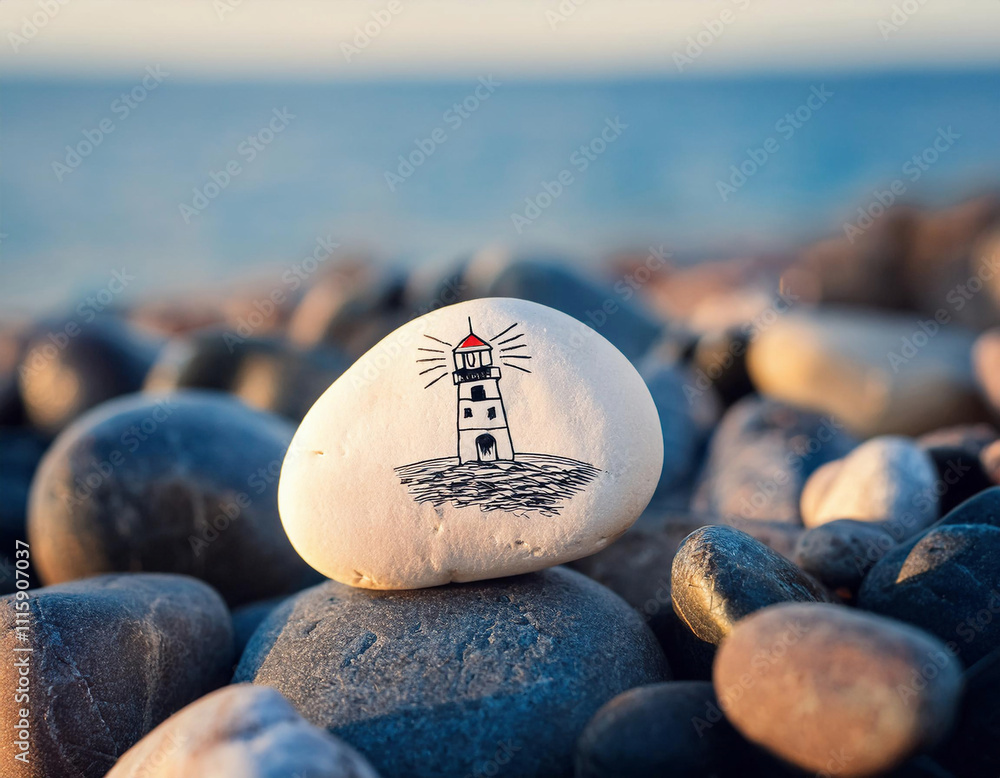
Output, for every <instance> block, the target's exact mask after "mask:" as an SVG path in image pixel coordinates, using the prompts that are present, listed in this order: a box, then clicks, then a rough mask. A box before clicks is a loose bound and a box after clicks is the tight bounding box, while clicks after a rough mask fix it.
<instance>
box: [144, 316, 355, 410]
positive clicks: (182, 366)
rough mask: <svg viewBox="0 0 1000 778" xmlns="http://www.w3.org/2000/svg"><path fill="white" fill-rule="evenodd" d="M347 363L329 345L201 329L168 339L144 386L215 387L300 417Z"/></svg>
mask: <svg viewBox="0 0 1000 778" xmlns="http://www.w3.org/2000/svg"><path fill="white" fill-rule="evenodd" d="M349 363H350V360H349V359H348V357H347V356H346V355H344V354H343V353H342V352H340V351H339V350H338V349H335V348H332V347H329V346H318V347H316V348H312V349H308V350H304V349H300V348H298V347H295V346H292V345H290V344H288V343H287V342H285V341H283V340H280V339H278V338H257V337H247V338H244V337H241V336H240V335H238V334H237V333H234V332H232V331H230V330H219V329H212V330H203V331H198V332H195V333H192V334H190V335H189V336H188V337H186V338H183V339H175V340H173V341H171V342H170V343H168V344H167V346H166V347H165V348H164V349H163V351H162V352H161V354H160V357H159V359H158V360H157V362H156V364H155V365H153V368H152V369H151V370H150V372H149V376H148V377H147V379H146V382H145V390H146V391H148V392H154V393H155V392H169V391H173V390H176V389H218V390H221V391H227V392H231V393H232V394H235V395H236V396H237V397H239V398H240V399H241V400H243V401H244V402H245V403H247V405H250V406H251V407H254V408H258V409H260V410H264V411H271V412H272V413H277V414H279V415H281V416H286V417H288V418H290V419H292V420H293V421H301V420H302V417H304V416H305V415H306V412H307V411H308V410H309V409H310V408H311V407H312V405H313V403H314V402H316V400H317V399H319V396H320V395H321V394H323V392H325V391H326V390H327V388H328V387H329V386H330V384H332V383H333V382H334V381H336V380H337V378H339V377H340V374H341V373H343V372H344V370H345V369H347V367H348V366H349Z"/></svg>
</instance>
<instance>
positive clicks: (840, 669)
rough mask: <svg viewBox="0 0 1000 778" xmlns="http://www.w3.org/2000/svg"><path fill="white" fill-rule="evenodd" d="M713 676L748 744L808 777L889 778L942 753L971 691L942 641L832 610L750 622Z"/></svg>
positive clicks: (797, 607) (795, 607)
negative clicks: (886, 775) (921, 756)
mask: <svg viewBox="0 0 1000 778" xmlns="http://www.w3.org/2000/svg"><path fill="white" fill-rule="evenodd" d="M713 675H714V683H715V693H716V695H717V696H718V699H719V704H720V706H721V707H722V709H723V711H724V712H725V714H726V717H727V718H728V719H729V721H730V722H732V724H733V726H734V727H735V728H736V729H737V730H738V731H739V732H741V733H742V734H743V735H744V737H746V738H748V739H749V740H750V741H752V742H755V743H758V744H760V745H761V746H763V747H765V748H767V749H768V750H770V751H771V752H772V753H774V754H775V755H777V756H778V757H780V758H782V759H785V760H787V761H789V762H791V763H792V764H795V765H797V766H799V767H800V768H802V769H804V770H808V771H811V772H821V773H826V774H828V775H842V776H867V775H875V774H882V773H883V772H884V771H888V770H890V769H892V768H894V767H897V766H899V765H901V764H902V763H903V762H904V761H906V760H907V759H908V758H910V757H911V756H913V755H914V754H916V753H918V752H921V751H924V750H927V749H929V748H931V747H933V746H934V745H936V744H937V743H938V742H940V741H941V740H942V739H943V738H944V737H945V735H946V734H947V733H948V731H949V729H950V728H951V725H952V723H953V721H954V719H955V715H956V712H957V709H958V705H959V700H960V696H961V691H962V675H961V666H960V665H959V663H958V662H957V661H956V660H955V658H954V656H953V655H952V654H951V653H950V652H949V651H948V649H947V647H946V646H945V645H944V644H943V643H941V642H940V641H939V640H937V639H935V638H934V637H932V636H930V635H927V634H926V633H924V632H921V631H920V630H918V629H914V628H913V627H910V626H907V625H905V624H901V623H899V622H896V621H893V620H891V619H884V618H881V617H879V616H875V615H873V614H870V613H863V612H861V611H857V610H853V609H850V608H846V607H843V606H839V605H831V604H823V603H793V604H784V605H776V606H774V607H771V608H767V609H765V610H762V611H759V612H757V613H755V614H753V615H752V616H749V617H748V618H746V619H744V620H743V621H741V622H740V623H739V624H737V625H736V628H735V629H734V630H733V631H732V633H731V634H730V635H729V637H727V638H726V640H724V641H723V643H722V646H721V647H720V648H719V655H718V657H717V658H716V661H715V667H714V673H713Z"/></svg>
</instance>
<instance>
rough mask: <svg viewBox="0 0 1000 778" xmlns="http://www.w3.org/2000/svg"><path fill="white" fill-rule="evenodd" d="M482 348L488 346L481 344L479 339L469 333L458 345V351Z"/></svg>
mask: <svg viewBox="0 0 1000 778" xmlns="http://www.w3.org/2000/svg"><path fill="white" fill-rule="evenodd" d="M483 346H486V348H489V346H487V345H486V344H485V343H483V342H482V341H481V340H480V339H479V338H477V337H476V336H475V335H473V334H472V333H471V332H470V333H469V335H468V336H467V337H466V339H465V340H463V341H462V342H461V343H459V344H458V348H460V349H463V348H482V347H483Z"/></svg>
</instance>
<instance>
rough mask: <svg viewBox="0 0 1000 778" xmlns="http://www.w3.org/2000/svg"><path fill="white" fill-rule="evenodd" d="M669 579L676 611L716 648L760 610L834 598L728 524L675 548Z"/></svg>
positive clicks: (700, 532)
mask: <svg viewBox="0 0 1000 778" xmlns="http://www.w3.org/2000/svg"><path fill="white" fill-rule="evenodd" d="M670 580H671V593H672V597H673V604H674V610H676V611H677V614H678V615H679V616H680V617H681V619H682V620H683V621H684V622H685V623H686V624H687V625H688V627H689V628H690V630H691V632H693V633H694V634H695V636H696V637H697V638H698V639H699V640H701V641H703V642H705V643H708V644H710V645H714V646H717V645H718V644H719V643H720V642H722V639H723V638H724V637H725V636H726V635H728V634H729V633H730V632H731V631H732V629H733V626H734V625H735V624H736V622H738V621H739V620H740V619H742V618H744V617H746V616H748V615H749V614H751V613H753V612H754V611H757V610H760V609H761V608H766V607H767V606H769V605H774V604H775V603H780V602H824V601H829V599H830V595H829V594H828V593H827V592H826V591H825V590H824V589H823V587H822V586H820V585H819V584H818V583H816V582H815V581H814V580H813V579H812V578H810V577H809V576H808V575H806V574H805V573H804V572H802V571H801V570H800V569H799V568H798V567H796V566H795V565H794V564H792V563H791V562H789V561H788V560H787V559H785V558H784V557H783V556H781V555H780V554H777V553H775V552H774V551H772V550H771V549H769V548H768V547H767V546H765V545H764V544H763V543H761V542H759V541H757V540H755V539H754V538H752V537H750V535H748V534H747V533H745V532H741V531H740V530H738V529H734V528H733V527H725V526H708V527H702V528H701V529H699V530H697V531H695V532H692V533H691V534H690V535H689V536H688V537H687V538H686V539H685V540H684V542H683V543H682V544H681V547H680V548H679V549H678V550H677V555H676V556H675V557H674V562H673V567H672V569H671V579H670Z"/></svg>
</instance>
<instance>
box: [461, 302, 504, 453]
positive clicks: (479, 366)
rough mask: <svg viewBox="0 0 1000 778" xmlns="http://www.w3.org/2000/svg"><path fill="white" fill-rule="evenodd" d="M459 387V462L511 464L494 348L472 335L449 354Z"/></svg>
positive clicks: (498, 369)
mask: <svg viewBox="0 0 1000 778" xmlns="http://www.w3.org/2000/svg"><path fill="white" fill-rule="evenodd" d="M452 356H453V357H454V359H455V370H454V372H453V373H452V374H451V375H452V380H453V381H454V383H455V386H457V387H458V460H459V462H460V463H462V464H465V463H466V462H495V461H497V460H508V461H510V460H513V459H514V446H513V444H512V443H511V440H510V429H508V427H507V412H506V411H505V410H504V407H503V398H502V397H501V396H500V368H499V367H498V366H496V365H494V364H493V347H492V346H491V345H490V344H489V343H487V342H486V341H484V340H482V339H481V338H479V337H477V336H476V335H475V334H474V333H473V332H472V320H471V319H470V320H469V334H468V336H467V337H466V338H465V340H463V341H462V342H461V343H459V344H458V345H457V346H456V347H455V349H454V350H453V351H452Z"/></svg>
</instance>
